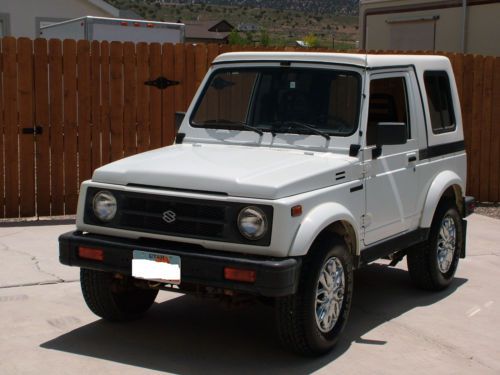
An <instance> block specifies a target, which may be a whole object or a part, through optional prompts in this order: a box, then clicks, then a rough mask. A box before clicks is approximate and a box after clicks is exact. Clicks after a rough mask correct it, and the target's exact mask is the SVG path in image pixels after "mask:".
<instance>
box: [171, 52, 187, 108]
mask: <svg viewBox="0 0 500 375" xmlns="http://www.w3.org/2000/svg"><path fill="white" fill-rule="evenodd" d="M185 52H186V51H185V47H184V45H182V44H176V45H175V60H174V61H175V69H174V80H175V81H179V82H180V84H178V85H177V86H174V90H175V111H176V112H178V111H181V112H184V111H185V110H186V106H185V100H186V99H185V98H186V53H185Z"/></svg>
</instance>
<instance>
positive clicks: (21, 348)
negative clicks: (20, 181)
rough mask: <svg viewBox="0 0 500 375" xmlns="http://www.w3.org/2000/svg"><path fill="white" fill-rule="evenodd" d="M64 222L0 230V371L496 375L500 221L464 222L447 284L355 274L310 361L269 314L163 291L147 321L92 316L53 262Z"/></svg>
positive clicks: (380, 271) (384, 271)
mask: <svg viewBox="0 0 500 375" xmlns="http://www.w3.org/2000/svg"><path fill="white" fill-rule="evenodd" d="M72 229H73V225H47V224H45V225H29V224H24V225H19V224H16V225H12V224H11V225H10V226H6V225H5V224H1V226H0V267H1V268H0V270H1V271H0V373H1V374H21V373H22V374H48V373H52V374H80V373H81V374H83V373H95V374H115V373H116V374H145V373H154V372H168V373H180V374H211V373H213V374H220V373H238V374H242V373H249V374H250V373H285V374H294V373H297V374H306V373H312V372H317V373H325V374H326V373H328V374H330V373H338V374H408V373H410V374H423V373H427V374H472V373H473V374H500V340H499V336H500V272H499V271H498V270H499V268H500V257H499V256H500V221H499V220H495V219H491V218H488V217H485V216H479V215H473V216H471V217H470V219H469V236H468V246H467V252H468V256H467V258H466V259H465V260H461V263H460V265H459V270H458V273H457V277H456V280H455V282H454V283H453V285H452V287H451V288H449V289H448V290H446V291H444V292H440V293H428V292H423V291H420V290H418V289H415V288H414V287H413V286H412V284H411V283H410V281H409V278H408V275H407V272H406V271H405V267H406V264H405V262H401V263H400V265H399V266H398V267H397V268H389V267H386V266H385V265H383V264H382V263H377V264H374V265H372V266H369V267H367V268H365V269H362V270H360V271H357V272H356V274H355V291H354V304H353V310H352V313H351V317H350V320H349V323H348V326H347V329H346V331H345V332H344V335H343V338H342V339H341V340H340V342H339V344H338V346H337V347H336V349H335V350H334V351H333V352H332V353H330V354H329V355H326V356H324V357H321V358H316V359H308V358H301V357H296V356H293V355H291V354H289V353H287V352H285V351H283V350H282V349H281V348H280V346H279V343H278V342H277V339H276V336H275V327H274V320H273V310H272V309H271V308H269V307H266V306H261V305H256V306H250V307H245V308H238V309H233V310H228V309H226V308H224V307H223V306H221V305H220V304H218V303H216V302H214V301H207V300H198V299H195V298H193V297H189V296H179V295H176V294H173V293H168V292H161V293H160V295H159V298H158V300H157V303H156V304H155V305H154V306H153V308H152V309H151V311H150V312H149V313H148V315H147V318H146V319H143V320H141V321H137V322H133V323H129V324H111V323H107V322H104V321H102V320H100V319H98V318H97V317H96V316H94V315H93V314H92V313H91V312H90V311H89V310H88V309H87V307H86V305H85V303H84V301H83V299H82V297H81V293H80V285H79V282H78V276H79V272H78V269H76V268H70V267H65V266H61V265H59V263H58V250H57V236H58V235H59V234H60V233H63V232H65V231H69V230H72Z"/></svg>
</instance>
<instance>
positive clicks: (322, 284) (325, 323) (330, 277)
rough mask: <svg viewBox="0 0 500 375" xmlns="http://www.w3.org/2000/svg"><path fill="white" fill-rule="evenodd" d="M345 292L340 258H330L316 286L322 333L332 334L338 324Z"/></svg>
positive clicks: (317, 308)
mask: <svg viewBox="0 0 500 375" xmlns="http://www.w3.org/2000/svg"><path fill="white" fill-rule="evenodd" d="M344 291H345V274H344V267H343V266H342V263H341V262H340V260H339V259H338V258H336V257H332V258H329V259H328V260H327V261H326V262H325V263H324V264H323V267H322V268H321V272H320V274H319V278H318V283H317V286H316V302H315V311H316V313H315V317H316V324H317V326H318V328H319V330H320V331H321V332H330V331H331V330H332V328H333V327H334V326H335V323H337V320H338V319H339V317H340V310H341V309H342V303H343V302H344Z"/></svg>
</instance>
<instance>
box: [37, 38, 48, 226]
mask: <svg viewBox="0 0 500 375" xmlns="http://www.w3.org/2000/svg"><path fill="white" fill-rule="evenodd" d="M48 63H49V62H48V55H47V41H46V40H45V39H36V40H35V45H34V64H35V69H34V74H35V125H36V126H41V127H42V129H43V132H42V133H41V134H37V135H36V154H35V155H36V158H35V161H36V173H37V179H36V202H37V215H38V216H49V215H50V142H49V141H50V127H49V96H48V95H47V94H48V92H49V75H48Z"/></svg>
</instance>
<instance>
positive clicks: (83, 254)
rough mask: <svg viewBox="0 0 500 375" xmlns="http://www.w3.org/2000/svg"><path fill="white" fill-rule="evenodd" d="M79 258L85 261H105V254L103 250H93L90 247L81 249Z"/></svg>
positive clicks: (79, 249)
mask: <svg viewBox="0 0 500 375" xmlns="http://www.w3.org/2000/svg"><path fill="white" fill-rule="evenodd" d="M78 256H79V257H80V258H84V259H92V260H99V261H102V260H103V259H104V252H103V251H102V250H101V249H92V248H90V247H79V248H78Z"/></svg>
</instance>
